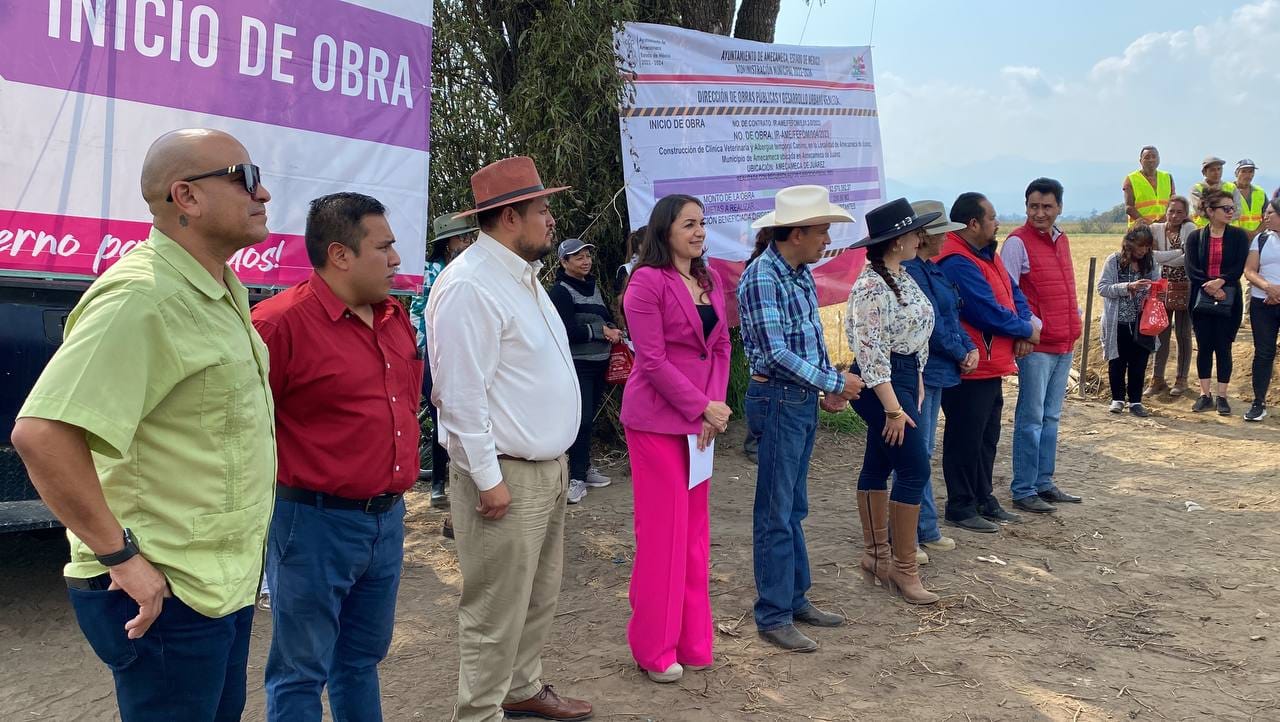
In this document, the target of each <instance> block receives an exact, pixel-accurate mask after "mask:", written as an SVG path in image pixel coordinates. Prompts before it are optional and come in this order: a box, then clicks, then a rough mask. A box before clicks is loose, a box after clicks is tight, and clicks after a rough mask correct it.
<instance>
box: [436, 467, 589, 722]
mask: <svg viewBox="0 0 1280 722" xmlns="http://www.w3.org/2000/svg"><path fill="white" fill-rule="evenodd" d="M498 463H499V465H500V466H501V468H502V479H503V481H504V482H506V484H507V488H508V489H509V490H510V492H511V506H510V507H508V508H507V514H506V516H504V517H503V518H501V519H499V520H497V521H490V520H488V519H485V518H484V517H482V516H480V514H479V513H477V512H476V510H475V509H476V506H477V505H479V503H480V491H479V490H478V489H477V488H476V485H475V483H474V482H473V481H472V480H471V477H470V475H468V474H466V473H465V472H463V471H461V470H459V469H457V468H456V467H455V468H454V470H453V472H452V473H453V474H454V476H455V478H456V480H455V481H454V482H453V483H451V484H450V486H451V487H452V488H453V499H454V500H453V510H454V511H453V528H454V532H455V534H456V537H457V544H458V562H459V563H460V565H461V567H462V600H461V601H460V602H459V603H458V651H459V657H460V662H459V672H458V706H457V719H458V720H460V722H490V721H491V720H501V719H502V703H503V702H523V701H524V700H526V699H529V698H530V697H533V696H534V695H536V694H537V693H538V692H540V691H541V690H542V645H543V643H545V642H546V641H547V636H548V634H550V632H551V623H552V621H553V618H554V617H555V613H556V602H557V601H558V599H559V597H560V574H561V572H562V571H563V568H564V512H565V497H566V495H567V493H568V483H569V467H568V465H567V462H566V461H565V457H563V456H561V457H560V458H559V459H554V460H552V461H537V462H533V461H513V460H508V459H499V461H498Z"/></svg>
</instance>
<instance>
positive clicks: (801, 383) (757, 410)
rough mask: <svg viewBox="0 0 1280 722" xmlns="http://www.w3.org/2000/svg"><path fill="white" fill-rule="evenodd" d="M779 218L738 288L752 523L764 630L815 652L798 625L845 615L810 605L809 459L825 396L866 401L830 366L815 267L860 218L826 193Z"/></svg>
mask: <svg viewBox="0 0 1280 722" xmlns="http://www.w3.org/2000/svg"><path fill="white" fill-rule="evenodd" d="M775 203H776V210H775V211H774V212H773V213H769V214H768V215H766V216H764V217H763V218H760V219H759V220H757V221H756V222H755V223H754V224H752V226H753V227H754V228H758V229H759V233H758V235H757V236H756V249H755V253H754V255H753V256H752V259H751V261H750V262H749V264H748V266H747V269H746V271H744V272H743V274H742V278H741V279H740V280H739V282H738V313H739V315H740V317H741V323H742V326H741V329H742V341H743V347H744V348H745V350H746V353H747V358H748V360H749V363H750V366H751V383H750V386H748V388H747V397H746V413H747V423H748V425H749V426H750V433H751V434H752V435H754V436H757V437H758V438H759V439H760V446H759V466H758V471H757V476H756V498H755V512H754V519H753V537H754V539H753V541H754V557H755V578H756V594H757V599H756V604H755V620H756V628H757V629H758V630H759V632H760V636H761V637H763V638H764V639H765V640H766V641H768V642H770V643H771V644H774V645H776V646H778V647H781V648H782V649H786V650H790V651H796V652H812V651H814V650H815V649H817V648H818V645H817V643H816V642H814V641H813V640H812V639H810V638H809V637H807V636H806V635H804V634H803V633H801V632H800V631H799V630H798V629H796V627H795V622H802V623H805V624H809V625H811V626H817V627H836V626H840V625H841V624H843V623H844V617H842V616H840V615H838V614H831V613H829V612H824V611H822V610H820V609H818V608H817V607H815V606H814V605H813V604H812V603H810V602H809V600H808V599H807V598H806V596H805V595H806V593H807V592H808V590H809V585H810V577H809V557H808V553H807V551H806V549H805V542H804V530H803V528H802V527H801V524H800V522H801V521H802V520H803V519H804V518H805V516H806V515H807V514H808V512H809V496H808V473H809V457H810V456H811V455H812V453H813V442H814V437H815V435H816V433H817V430H818V406H819V401H818V392H823V393H825V394H826V397H825V398H824V399H823V401H822V406H823V408H825V409H827V410H829V411H835V410H839V409H842V408H844V406H845V405H846V404H847V403H848V401H849V400H850V399H855V398H857V397H858V392H859V391H860V390H861V389H862V386H863V384H862V380H861V379H860V378H858V377H857V376H856V375H854V374H851V373H848V372H841V371H837V370H836V369H835V368H834V367H833V366H832V365H831V361H830V360H829V359H828V358H827V347H826V343H825V342H824V341H823V335H822V321H821V319H820V318H819V317H818V295H817V289H816V287H815V285H814V280H813V273H812V272H811V271H810V270H809V265H808V264H811V263H815V262H817V261H818V259H820V258H821V257H822V252H823V250H824V249H825V248H826V247H827V246H828V245H829V244H830V243H831V236H830V233H829V231H830V228H831V224H832V223H851V222H852V221H853V218H852V217H851V216H850V215H849V213H848V212H847V211H845V210H844V209H843V208H841V207H840V206H837V205H834V204H832V203H831V202H830V197H829V194H828V192H827V189H826V188H823V187H821V186H794V187H791V188H784V189H782V190H781V191H779V192H778V195H777V198H776V200H775Z"/></svg>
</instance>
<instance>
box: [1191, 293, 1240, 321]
mask: <svg viewBox="0 0 1280 722" xmlns="http://www.w3.org/2000/svg"><path fill="white" fill-rule="evenodd" d="M1239 290H1240V289H1238V288H1235V287H1234V286H1223V287H1222V294H1223V296H1222V300H1221V301H1219V300H1218V299H1216V298H1214V297H1213V296H1210V295H1209V294H1207V293H1205V292H1204V291H1203V290H1201V291H1200V293H1199V294H1198V295H1197V296H1196V307H1195V308H1194V309H1192V310H1193V311H1195V312H1196V313H1199V314H1204V315H1206V316H1230V315H1231V308H1232V306H1234V305H1235V303H1236V293H1237V292H1239Z"/></svg>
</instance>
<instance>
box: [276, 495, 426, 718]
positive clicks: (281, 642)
mask: <svg viewBox="0 0 1280 722" xmlns="http://www.w3.org/2000/svg"><path fill="white" fill-rule="evenodd" d="M403 550H404V500H401V501H399V502H397V503H396V505H395V506H394V507H392V508H391V509H389V510H388V511H385V512H382V513H381V514H366V513H365V512H363V511H360V510H354V509H322V508H320V507H317V506H314V505H312V504H304V503H299V502H294V501H287V500H284V499H276V509H275V516H273V517H272V519H271V534H270V538H269V539H268V542H267V581H268V582H269V583H270V585H271V619H272V622H273V623H274V627H275V628H274V634H273V635H272V637H271V652H270V653H269V654H268V656H267V673H266V688H267V719H268V720H273V721H277V720H278V721H288V722H293V721H294V720H319V719H320V718H321V713H322V711H321V707H320V692H321V690H323V689H324V687H325V685H326V684H328V687H329V711H330V712H331V713H332V714H333V719H334V720H335V721H336V722H343V721H344V720H380V719H382V705H381V702H380V699H381V695H380V694H379V692H378V663H379V662H381V661H382V659H383V657H385V656H386V655H387V649H388V648H389V647H390V645H391V630H392V626H393V625H394V623H395V613H396V592H397V590H398V589H399V587H400V563H401V559H402V556H403Z"/></svg>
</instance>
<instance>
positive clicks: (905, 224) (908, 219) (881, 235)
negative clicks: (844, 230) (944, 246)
mask: <svg viewBox="0 0 1280 722" xmlns="http://www.w3.org/2000/svg"><path fill="white" fill-rule="evenodd" d="M941 217H942V214H941V213H925V214H924V215H916V212H915V210H914V209H912V207H911V204H910V203H908V202H907V199H906V198H899V199H897V200H892V201H889V202H888V203H885V204H884V205H881V206H877V207H875V208H872V209H871V210H869V211H867V217H866V220H867V233H868V235H867V237H866V238H863V239H862V240H860V241H855V242H854V243H852V244H850V246H849V248H864V247H866V246H874V245H875V244H877V243H883V242H884V241H889V240H893V239H894V238H897V237H899V236H905V235H907V234H908V233H910V232H912V231H916V230H919V229H921V228H924V227H925V226H927V225H929V224H930V223H933V222H934V221H936V220H938V219H939V218H941Z"/></svg>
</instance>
